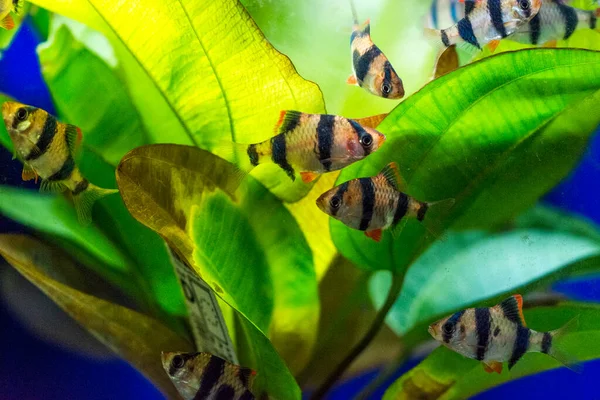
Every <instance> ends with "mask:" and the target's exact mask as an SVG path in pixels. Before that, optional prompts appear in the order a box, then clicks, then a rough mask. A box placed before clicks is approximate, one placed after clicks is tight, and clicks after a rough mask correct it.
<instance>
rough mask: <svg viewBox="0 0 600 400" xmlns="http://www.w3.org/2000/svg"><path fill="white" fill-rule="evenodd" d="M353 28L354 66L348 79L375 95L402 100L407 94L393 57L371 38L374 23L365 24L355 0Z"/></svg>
mask: <svg viewBox="0 0 600 400" xmlns="http://www.w3.org/2000/svg"><path fill="white" fill-rule="evenodd" d="M350 6H351V8H352V15H353V18H354V27H353V28H352V36H351V37H350V50H351V53H352V67H353V70H354V73H353V74H352V75H350V77H349V78H348V80H347V81H346V82H347V83H348V84H350V85H357V86H359V87H361V88H363V89H365V90H366V91H368V92H369V93H372V94H374V95H375V96H379V97H383V98H385V99H401V98H402V97H404V85H403V83H402V79H400V77H399V76H398V74H397V73H396V71H395V70H394V67H392V64H391V63H390V60H388V58H387V57H386V56H385V54H383V52H382V51H381V50H380V49H379V47H377V46H376V45H375V43H373V40H371V24H370V21H369V20H367V21H366V22H365V23H364V24H363V25H362V26H361V25H359V23H358V16H357V14H356V9H355V8H354V2H353V1H352V0H350Z"/></svg>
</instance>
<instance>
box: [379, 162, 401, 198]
mask: <svg viewBox="0 0 600 400" xmlns="http://www.w3.org/2000/svg"><path fill="white" fill-rule="evenodd" d="M379 175H380V176H382V177H384V178H385V180H386V181H387V183H388V184H389V185H390V186H391V187H393V188H394V189H396V190H398V191H400V190H401V185H402V178H401V177H400V172H399V171H398V164H396V163H395V162H391V163H389V164H388V165H386V166H385V167H384V168H383V169H382V170H381V172H380V173H379Z"/></svg>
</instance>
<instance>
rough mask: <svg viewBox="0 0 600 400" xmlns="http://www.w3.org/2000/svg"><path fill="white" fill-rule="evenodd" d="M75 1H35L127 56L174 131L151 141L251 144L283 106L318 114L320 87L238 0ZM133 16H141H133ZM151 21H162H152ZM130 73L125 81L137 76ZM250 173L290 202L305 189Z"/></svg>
mask: <svg viewBox="0 0 600 400" xmlns="http://www.w3.org/2000/svg"><path fill="white" fill-rule="evenodd" d="M71 2H72V1H67V0H61V1H52V2H49V1H47V0H35V3H36V4H40V5H42V6H47V7H50V8H51V9H52V10H54V11H57V12H59V13H62V14H64V15H67V16H70V17H73V18H74V19H78V20H80V21H82V22H84V23H89V24H90V26H92V27H94V28H96V29H99V30H101V31H102V32H103V33H105V34H107V36H108V38H109V40H111V43H113V44H115V43H117V44H116V46H117V47H116V53H117V54H118V55H119V57H121V56H122V54H123V53H124V52H125V51H127V52H129V53H130V54H129V57H132V58H133V60H135V61H137V63H138V65H137V67H138V68H139V67H140V66H141V71H138V74H142V75H144V79H146V82H145V83H146V84H147V83H151V85H152V86H153V87H150V86H149V85H146V86H145V88H144V90H146V91H148V92H153V93H154V95H155V96H156V95H157V94H158V95H160V97H162V101H161V102H156V104H154V105H153V107H157V105H158V104H160V106H161V110H160V111H159V110H156V109H155V110H154V111H155V113H159V115H162V116H164V118H166V119H170V120H176V121H177V123H178V125H179V129H177V130H176V131H173V130H171V131H163V132H162V133H159V134H158V136H157V135H154V134H152V135H153V136H154V137H156V140H154V141H155V142H169V143H187V144H195V145H197V146H200V147H203V148H213V147H215V148H220V147H221V146H219V145H218V143H219V142H224V141H229V140H233V141H236V142H239V143H254V142H258V141H262V140H266V139H268V138H270V137H272V136H273V126H274V125H275V123H276V122H277V119H278V117H279V112H280V111H281V110H286V109H297V110H301V111H304V112H316V113H319V112H324V105H323V99H322V94H321V92H320V90H319V88H318V87H317V85H315V84H314V83H312V82H309V81H306V80H304V79H302V78H301V77H300V76H299V75H298V74H297V72H296V70H295V68H294V66H293V65H292V63H291V62H290V61H289V59H288V58H287V57H286V56H284V55H282V54H281V53H279V52H278V51H277V50H275V49H274V48H273V47H272V46H271V45H270V44H269V43H268V42H267V41H266V40H265V39H264V37H263V35H262V33H261V32H260V30H259V29H258V27H257V26H256V25H255V24H254V22H253V21H252V19H251V18H250V16H249V15H248V13H247V12H246V10H245V9H244V7H243V6H242V5H241V4H240V3H239V2H238V1H237V0H211V1H209V2H202V3H198V2H194V1H189V0H169V1H166V2H153V1H150V0H143V1H138V2H136V3H135V4H132V3H131V2H129V1H116V2H115V1H107V0H91V1H90V2H89V5H90V6H91V8H90V7H87V6H86V5H87V3H88V2H87V0H78V1H74V2H75V3H77V7H70V4H69V3H71ZM83 3H86V4H83ZM132 14H139V15H144V16H145V18H140V19H132V18H131V17H130V16H131V15H132ZM147 18H150V19H152V20H153V21H160V24H148V23H147V22H146V21H147ZM149 38H152V40H149ZM119 48H120V49H119ZM174 50H175V52H174ZM133 60H131V59H129V60H128V61H127V64H124V67H125V68H129V69H130V71H133V70H135V69H136V66H130V65H129V63H131V62H133ZM129 75H130V76H129V79H130V85H131V84H132V83H131V82H132V80H133V79H136V78H135V75H133V74H129ZM175 82H177V83H178V84H174V83H175ZM182 82H183V84H179V83H182ZM136 91H137V90H136ZM132 92H133V90H132ZM136 96H137V95H136ZM142 104H143V103H142ZM138 107H139V106H138ZM143 115H144V119H146V118H145V114H143ZM151 118H152V117H151ZM148 125H149V124H146V126H148ZM154 131H155V130H154V129H153V132H154ZM181 135H183V137H182V136H181ZM215 143H217V145H216V146H215ZM224 156H225V155H224ZM229 157H232V156H229ZM230 161H235V160H233V158H230ZM254 174H255V175H256V176H257V177H259V179H261V180H263V178H264V182H265V184H266V185H267V186H268V187H269V189H271V190H273V191H274V192H276V193H277V194H278V196H281V197H283V198H285V199H286V200H289V201H292V200H297V199H299V198H300V197H302V196H304V194H306V193H307V191H308V190H309V189H310V186H309V185H305V184H303V183H302V182H300V180H297V181H296V182H295V183H291V182H290V181H289V179H288V180H287V181H286V175H285V173H284V172H283V171H282V170H281V169H278V168H274V167H273V166H266V167H259V168H257V170H256V172H255V173H254ZM282 183H285V184H282Z"/></svg>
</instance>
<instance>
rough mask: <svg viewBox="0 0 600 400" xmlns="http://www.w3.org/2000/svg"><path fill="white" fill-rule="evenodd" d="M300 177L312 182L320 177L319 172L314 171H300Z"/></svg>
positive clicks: (303, 180) (304, 180)
mask: <svg viewBox="0 0 600 400" xmlns="http://www.w3.org/2000/svg"><path fill="white" fill-rule="evenodd" d="M300 177H301V178H302V182H304V183H311V182H312V181H314V180H315V179H317V178H318V177H319V174H317V173H314V172H300Z"/></svg>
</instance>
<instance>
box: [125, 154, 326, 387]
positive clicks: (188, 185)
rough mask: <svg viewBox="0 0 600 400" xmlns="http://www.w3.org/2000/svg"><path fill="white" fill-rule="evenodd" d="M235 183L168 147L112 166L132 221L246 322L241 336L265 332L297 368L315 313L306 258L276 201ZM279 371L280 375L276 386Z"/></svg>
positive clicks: (232, 171) (205, 157) (211, 160)
mask: <svg viewBox="0 0 600 400" xmlns="http://www.w3.org/2000/svg"><path fill="white" fill-rule="evenodd" d="M242 178H243V175H242V174H240V172H239V171H238V170H237V169H236V168H235V167H234V166H233V165H232V164H230V163H228V162H226V161H225V160H223V159H220V158H218V157H216V156H214V155H212V154H210V153H208V152H206V151H203V150H200V149H197V148H194V147H189V146H177V145H154V146H146V147H142V148H138V149H135V150H133V151H132V152H130V153H129V154H128V155H127V156H125V158H124V159H123V160H122V161H121V164H120V165H119V167H118V169H117V181H118V183H119V188H120V190H121V193H122V195H123V199H124V201H125V204H126V205H127V207H128V209H129V211H130V212H131V213H132V215H133V216H134V217H136V218H137V219H138V220H140V221H141V222H142V223H144V224H145V225H147V226H148V227H150V228H152V229H153V230H155V231H156V232H158V233H159V234H160V235H162V236H163V238H164V239H165V240H166V241H167V242H168V243H169V244H171V246H172V247H173V248H174V249H176V250H177V251H178V252H179V253H180V254H181V255H182V256H183V258H184V259H186V260H187V261H188V263H189V265H191V266H192V267H193V268H194V269H195V270H196V271H197V272H198V274H199V275H200V276H201V277H202V278H203V279H204V280H205V281H206V282H207V283H208V284H209V285H210V286H211V287H212V288H213V290H214V291H215V292H216V293H217V294H218V295H219V296H220V297H221V298H222V299H224V300H225V301H226V302H227V303H228V304H229V305H231V306H232V307H233V308H235V309H236V310H237V311H239V312H240V313H241V314H242V315H243V316H244V317H246V318H247V319H248V320H245V319H243V322H244V321H245V322H244V323H245V324H246V325H248V326H246V327H245V328H244V329H245V330H248V329H259V333H261V334H263V335H269V336H270V337H271V339H272V340H273V342H274V344H275V345H276V347H277V349H278V350H279V351H280V352H281V353H282V355H283V356H284V358H285V359H286V360H287V361H288V363H289V364H290V365H291V366H292V367H294V368H301V367H302V365H303V364H304V363H305V362H306V361H307V360H308V356H309V355H310V351H311V350H312V346H313V344H314V341H315V339H316V328H317V322H318V314H319V305H318V297H317V284H316V276H315V272H314V266H313V261H312V254H311V252H310V248H309V247H308V244H307V243H306V241H305V240H304V237H303V235H302V232H301V231H300V229H299V228H298V226H297V225H296V224H295V221H294V219H293V218H292V216H291V215H290V214H289V212H288V211H287V210H286V208H285V207H284V206H283V205H282V204H281V202H279V201H278V200H277V199H275V198H274V197H273V195H272V194H270V193H269V192H268V191H267V190H266V189H265V188H264V187H263V186H262V185H260V184H259V183H258V182H256V181H255V180H254V179H252V178H251V177H248V178H247V179H244V180H242ZM157 182H160V184H158V185H157ZM217 189H218V190H217ZM215 243H218V246H215ZM250 321H251V322H250ZM263 342H264V341H263ZM259 343H262V342H261V341H259V342H250V343H249V345H250V346H251V347H252V351H253V352H254V353H260V354H266V353H270V352H271V351H272V350H271V349H264V348H262V345H260V344H259ZM264 352H266V353H264ZM264 356H265V357H267V355H264ZM260 357H262V356H260ZM260 357H259V358H260ZM256 368H258V371H259V378H258V379H259V380H262V379H266V378H261V377H260V376H261V375H260V371H261V368H265V369H267V370H268V371H270V372H268V374H266V375H265V376H268V375H270V374H276V375H277V374H278V373H277V372H276V371H274V370H271V369H270V368H271V366H270V365H262V364H259V365H258V366H256ZM288 375H289V371H287V369H286V370H285V371H281V373H280V374H279V375H278V376H280V379H281V381H278V382H279V383H281V382H285V381H287V380H288V377H287V376H288ZM290 376H291V375H290ZM262 382H264V384H265V385H267V386H266V387H267V388H268V389H267V390H268V392H269V393H270V394H272V395H274V396H275V397H278V395H277V394H276V393H275V391H278V390H280V389H277V387H276V386H271V384H275V383H276V382H272V383H271V382H265V381H262ZM288 384H289V385H291V386H289V388H290V389H289V390H296V389H297V385H296V384H295V383H293V384H292V383H290V382H288ZM294 387H295V388H296V389H293V388H294ZM290 393H291V392H288V395H289V394H290ZM281 398H286V397H285V396H283V395H281Z"/></svg>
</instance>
